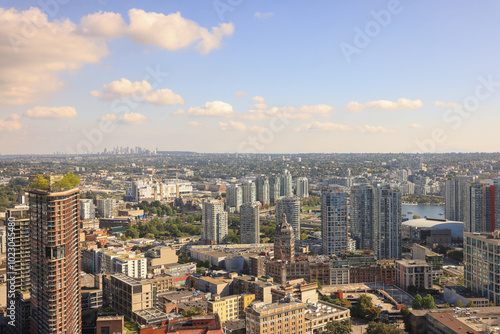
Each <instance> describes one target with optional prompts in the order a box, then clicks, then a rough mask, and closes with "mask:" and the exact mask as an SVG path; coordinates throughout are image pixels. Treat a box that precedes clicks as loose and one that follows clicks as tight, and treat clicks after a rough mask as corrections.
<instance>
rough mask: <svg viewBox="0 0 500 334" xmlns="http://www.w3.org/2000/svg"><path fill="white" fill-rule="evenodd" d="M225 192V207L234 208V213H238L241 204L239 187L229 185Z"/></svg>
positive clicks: (237, 185) (241, 194)
mask: <svg viewBox="0 0 500 334" xmlns="http://www.w3.org/2000/svg"><path fill="white" fill-rule="evenodd" d="M226 191H227V193H226V199H227V206H228V207H229V208H235V210H236V211H240V206H241V204H243V191H242V189H241V187H240V185H239V184H235V185H231V186H230V187H229V188H227V190H226Z"/></svg>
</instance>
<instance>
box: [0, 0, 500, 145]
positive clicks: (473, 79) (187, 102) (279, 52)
mask: <svg viewBox="0 0 500 334" xmlns="http://www.w3.org/2000/svg"><path fill="white" fill-rule="evenodd" d="M2 4H3V6H4V7H3V8H0V131H1V132H2V136H0V153H1V154H13V153H53V152H56V151H59V152H69V153H75V152H76V153H85V152H101V151H102V150H103V149H104V148H105V147H106V148H108V149H109V148H111V147H113V146H131V147H132V146H141V147H146V148H149V149H154V148H156V147H158V149H159V150H189V151H197V152H266V153H285V152H289V153H298V152H429V151H432V152H448V151H500V150H499V149H498V144H497V142H498V135H497V131H498V130H497V128H498V126H497V124H498V122H499V121H500V113H499V110H500V109H499V106H500V66H499V65H500V57H499V54H500V52H499V51H500V43H499V42H500V21H499V20H498V15H499V12H500V4H499V3H498V2H495V1H493V0H491V1H480V2H478V1H474V2H472V1H451V0H450V1H441V2H439V3H436V2H435V1H430V0H428V1H424V0H422V1H410V0H401V1H397V0H389V1H363V2H361V1H357V2H355V3H353V2H350V1H349V2H348V1H326V0H325V1H307V2H306V1H298V0H297V1H292V0H286V1H285V0H277V1H264V0H262V1H261V0H252V1H248V0H246V1H245V0H213V1H175V0H171V1H140V2H139V1H123V0H120V1H118V0H115V1H112V0H88V1H76V0H42V1H25V0H16V1H12V0H11V1H3V2H2ZM138 6H140V7H138Z"/></svg>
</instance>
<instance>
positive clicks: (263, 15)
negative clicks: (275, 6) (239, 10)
mask: <svg viewBox="0 0 500 334" xmlns="http://www.w3.org/2000/svg"><path fill="white" fill-rule="evenodd" d="M273 15H274V13H272V12H269V13H261V12H256V13H255V14H254V16H255V17H256V18H258V19H268V18H270V17H272V16H273Z"/></svg>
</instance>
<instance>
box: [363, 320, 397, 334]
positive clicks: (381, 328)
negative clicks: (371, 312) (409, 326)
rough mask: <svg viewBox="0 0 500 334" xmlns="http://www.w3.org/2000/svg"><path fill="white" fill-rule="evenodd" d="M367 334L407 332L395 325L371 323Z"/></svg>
mask: <svg viewBox="0 0 500 334" xmlns="http://www.w3.org/2000/svg"><path fill="white" fill-rule="evenodd" d="M366 334H405V331H404V330H402V329H399V328H397V327H396V326H394V325H388V324H384V323H382V322H370V323H369V324H368V328H367V329H366Z"/></svg>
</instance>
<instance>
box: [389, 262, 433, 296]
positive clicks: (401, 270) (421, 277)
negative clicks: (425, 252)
mask: <svg viewBox="0 0 500 334" xmlns="http://www.w3.org/2000/svg"><path fill="white" fill-rule="evenodd" d="M396 285H397V286H399V287H400V288H401V289H404V290H406V289H407V288H408V287H409V286H414V287H416V288H424V289H432V269H431V266H430V265H428V264H427V262H425V261H424V260H397V261H396Z"/></svg>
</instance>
